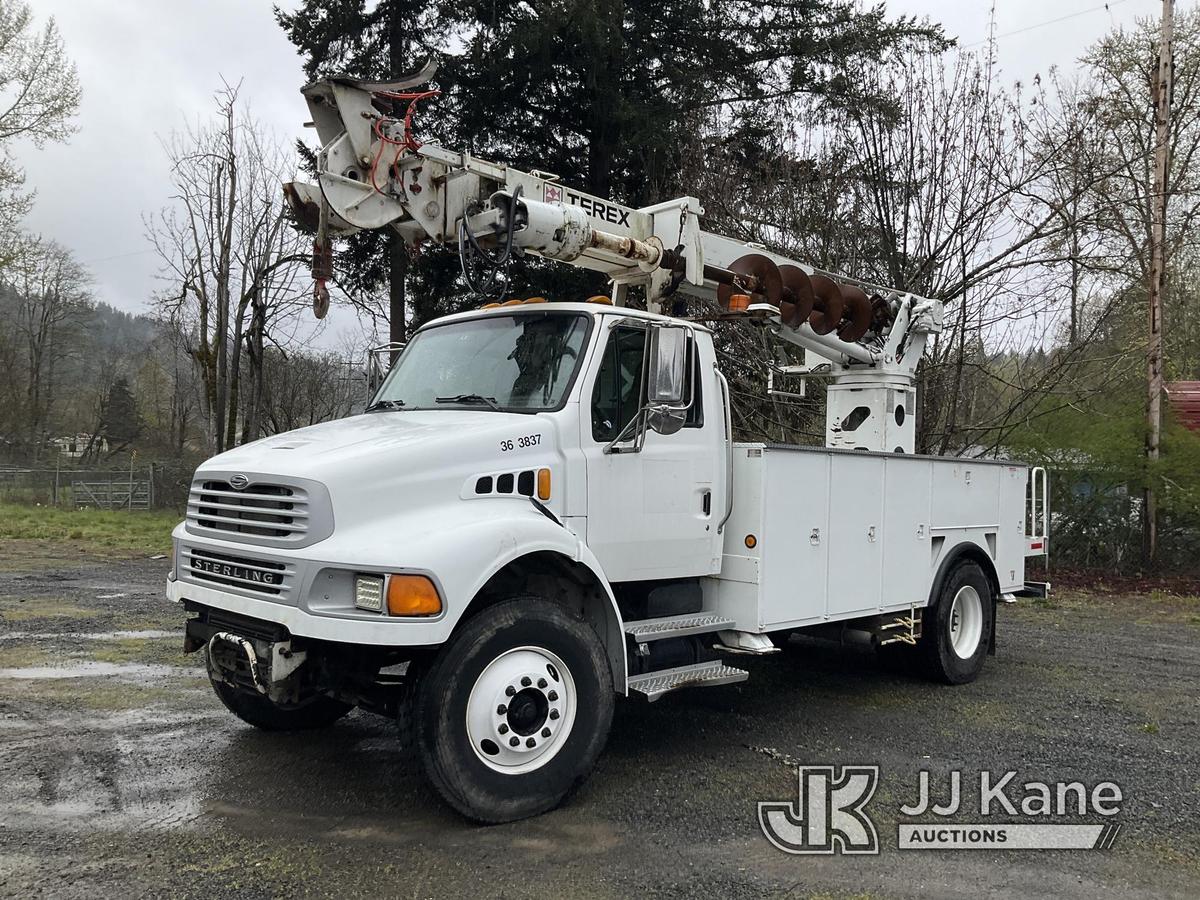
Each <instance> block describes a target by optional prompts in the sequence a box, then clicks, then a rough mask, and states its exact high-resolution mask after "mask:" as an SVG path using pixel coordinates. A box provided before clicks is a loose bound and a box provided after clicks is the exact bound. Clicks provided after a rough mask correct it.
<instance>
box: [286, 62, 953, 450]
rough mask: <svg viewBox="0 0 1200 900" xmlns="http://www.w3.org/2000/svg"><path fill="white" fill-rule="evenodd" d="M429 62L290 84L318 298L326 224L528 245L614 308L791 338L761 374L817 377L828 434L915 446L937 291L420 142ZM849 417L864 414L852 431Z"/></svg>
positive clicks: (290, 190)
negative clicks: (706, 304)
mask: <svg viewBox="0 0 1200 900" xmlns="http://www.w3.org/2000/svg"><path fill="white" fill-rule="evenodd" d="M432 74H433V70H432V67H430V66H426V68H425V69H423V70H422V71H421V72H418V73H416V74H414V75H413V76H411V77H408V78H405V79H402V80H400V81H396V82H390V83H369V82H361V81H355V80H352V79H347V78H329V79H325V80H321V81H317V82H314V83H313V84H310V85H308V86H307V87H305V88H304V89H303V91H302V93H303V94H304V97H305V99H306V101H307V102H308V107H309V110H310V112H311V115H312V123H311V124H312V125H314V126H315V128H316V130H317V134H318V137H319V139H320V142H321V149H320V152H319V153H318V156H317V173H316V174H317V184H315V185H313V184H306V183H300V182H296V183H291V184H288V185H285V187H284V190H285V193H286V195H287V199H288V201H289V203H290V205H291V207H292V209H293V212H294V215H295V218H296V220H297V222H298V223H300V224H301V226H302V227H305V228H307V229H308V230H311V231H313V232H315V233H316V244H315V248H316V249H315V253H316V261H317V263H318V264H319V267H320V272H319V273H318V272H317V271H316V266H315V267H314V276H315V277H316V278H317V290H318V294H320V293H321V292H323V290H324V288H323V284H324V278H325V277H328V272H327V269H328V259H329V257H328V248H329V244H330V241H331V239H332V238H333V237H334V236H336V235H343V234H351V233H353V232H355V231H359V230H369V229H378V228H391V229H393V230H394V231H396V233H398V234H399V235H400V236H401V237H402V239H403V240H404V241H405V243H407V244H409V245H411V246H416V245H418V244H421V243H424V242H432V243H434V244H439V245H451V246H454V245H457V246H458V247H459V252H460V255H462V256H463V257H464V272H465V273H466V274H467V277H468V280H470V277H471V276H470V273H469V272H468V271H467V262H466V259H467V257H468V256H469V255H471V254H476V255H477V256H478V257H479V258H482V259H484V260H486V261H491V262H494V263H495V264H496V267H499V265H501V264H502V263H503V262H504V261H506V260H507V259H508V257H509V255H510V254H512V253H517V254H523V253H533V254H536V255H538V256H542V257H544V258H546V259H552V260H556V261H559V262H563V263H566V264H568V265H573V266H579V267H582V268H586V269H590V270H592V271H596V272H601V273H603V274H604V275H606V276H607V277H608V279H609V280H610V283H611V284H612V300H613V303H615V304H616V305H618V306H621V305H624V302H625V297H626V293H627V290H628V288H629V287H630V286H639V287H642V288H643V289H644V291H645V294H646V301H647V305H648V308H649V309H650V310H651V311H653V312H660V313H669V312H670V308H671V300H670V298H671V296H672V295H673V294H675V293H680V294H686V295H689V296H693V297H697V298H700V299H705V300H711V301H715V302H716V303H717V304H718V305H719V306H720V308H721V309H722V313H721V315H720V317H721V318H730V319H741V320H749V321H752V322H755V323H756V324H759V325H761V326H763V327H765V328H766V329H768V331H769V332H770V333H771V334H773V335H774V336H776V337H777V338H779V339H780V340H783V341H786V342H788V343H791V344H794V345H796V346H799V347H802V348H803V349H804V350H805V365H803V366H779V367H774V368H773V370H772V372H771V373H770V374H771V376H772V383H773V378H774V376H775V375H776V374H779V375H791V376H797V377H800V378H804V379H807V378H813V377H822V378H827V379H828V391H827V406H826V443H827V444H828V445H829V446H831V447H844V448H850V449H868V450H882V451H887V452H891V451H893V450H894V451H897V452H905V453H911V452H913V450H914V448H915V445H916V433H915V420H916V416H915V415H914V413H915V411H916V389H915V372H916V367H917V363H918V362H919V360H920V358H921V356H922V353H923V352H924V347H925V341H926V338H927V336H928V335H929V334H934V333H937V332H939V331H941V327H942V304H941V302H940V301H937V300H929V299H925V298H921V297H917V296H915V295H913V294H911V293H908V292H905V291H902V290H898V289H895V288H888V287H884V286H880V285H875V284H871V283H869V282H865V281H861V280H859V279H855V278H851V277H849V276H845V275H841V274H837V273H832V272H825V271H822V270H820V269H817V268H815V267H814V266H812V265H809V264H807V263H805V262H802V261H799V260H794V259H789V258H788V257H786V256H783V255H781V254H779V253H775V252H773V251H771V250H768V249H767V248H766V247H764V246H762V245H760V244H752V243H748V242H744V241H739V240H735V239H733V238H729V237H725V236H723V235H719V234H714V233H712V232H709V231H705V230H704V229H703V228H701V225H700V219H701V217H702V216H703V214H704V210H703V208H702V206H701V204H700V201H699V200H698V199H697V198H695V197H680V198H676V199H674V200H669V201H667V202H665V203H659V204H655V205H653V206H646V207H642V208H640V209H634V208H631V207H628V206H624V205H622V204H620V203H615V202H613V201H612V200H609V199H607V198H603V197H596V196H593V195H590V194H586V193H584V192H582V191H577V190H575V189H573V188H571V187H569V186H568V185H566V184H564V183H563V182H562V181H560V180H559V177H558V176H557V175H553V174H549V173H546V172H540V171H537V170H534V171H532V172H523V171H520V170H518V169H514V168H512V167H510V166H506V165H503V164H498V163H494V162H489V161H487V160H483V159H479V158H477V157H474V156H472V155H470V154H469V153H458V152H454V151H451V150H447V149H445V148H443V147H440V146H437V145H434V144H423V143H421V142H420V141H418V140H417V139H416V138H415V137H414V135H413V128H412V120H413V114H414V111H415V109H416V104H417V102H419V101H420V100H422V99H425V98H428V97H430V96H432V94H434V93H436V92H431V91H420V92H413V91H411V89H412V88H414V87H417V86H418V85H421V84H423V83H424V82H426V81H428V79H429V78H430V77H431V76H432ZM493 271H494V270H493ZM318 299H320V298H318ZM326 303H327V300H326ZM771 393H773V394H776V395H782V396H793V395H791V394H788V393H786V392H783V391H774V390H772V391H771ZM856 420H857V422H856ZM863 420H866V421H869V422H871V423H874V424H873V425H872V427H870V428H868V429H863V430H861V431H860V430H859V428H858V422H861V421H863Z"/></svg>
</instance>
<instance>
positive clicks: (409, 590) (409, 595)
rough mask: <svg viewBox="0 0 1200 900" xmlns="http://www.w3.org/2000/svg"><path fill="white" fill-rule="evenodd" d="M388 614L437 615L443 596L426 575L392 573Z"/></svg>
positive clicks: (388, 597) (388, 589) (440, 609)
mask: <svg viewBox="0 0 1200 900" xmlns="http://www.w3.org/2000/svg"><path fill="white" fill-rule="evenodd" d="M387 606H388V614H389V615H393V616H436V615H437V614H438V613H440V612H441V611H442V598H441V597H439V596H438V592H437V588H436V587H434V585H433V582H432V581H430V580H429V579H428V578H426V577H425V576H424V575H392V576H391V577H390V578H388V587H387Z"/></svg>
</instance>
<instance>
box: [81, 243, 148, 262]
mask: <svg viewBox="0 0 1200 900" xmlns="http://www.w3.org/2000/svg"><path fill="white" fill-rule="evenodd" d="M155 252H157V251H155V249H154V248H153V247H151V248H149V249H147V250H131V251H130V252H129V253H118V254H116V255H115V256H101V257H100V258H99V259H82V260H80V264H81V265H85V266H90V265H91V264H92V263H101V262H108V261H109V260H113V259H127V258H129V257H130V256H144V255H145V254H147V253H155Z"/></svg>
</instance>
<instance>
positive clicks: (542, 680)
mask: <svg viewBox="0 0 1200 900" xmlns="http://www.w3.org/2000/svg"><path fill="white" fill-rule="evenodd" d="M545 686H546V679H545V678H539V679H538V687H540V688H544V687H545Z"/></svg>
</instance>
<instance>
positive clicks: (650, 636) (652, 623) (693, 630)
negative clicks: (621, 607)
mask: <svg viewBox="0 0 1200 900" xmlns="http://www.w3.org/2000/svg"><path fill="white" fill-rule="evenodd" d="M732 627H733V619H727V618H725V617H724V616H718V615H714V614H713V613H686V614H684V615H682V616H663V618H661V619H638V620H637V621H635V622H626V623H625V633H626V634H627V635H629V636H630V637H631V638H633V639H634V640H635V641H637V642H638V643H639V644H646V643H649V642H650V641H661V640H662V639H663V638H673V637H684V636H686V635H689V634H709V633H711V632H713V631H721V630H723V629H726V628H732Z"/></svg>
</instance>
